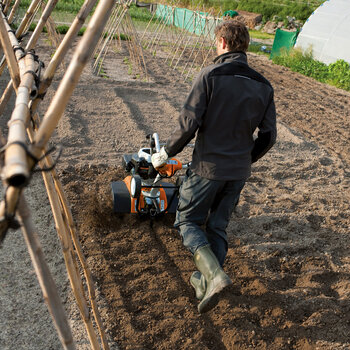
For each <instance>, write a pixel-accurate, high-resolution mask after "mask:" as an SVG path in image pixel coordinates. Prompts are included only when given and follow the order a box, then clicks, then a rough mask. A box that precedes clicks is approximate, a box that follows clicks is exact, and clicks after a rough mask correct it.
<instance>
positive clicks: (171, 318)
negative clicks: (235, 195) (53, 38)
mask: <svg viewBox="0 0 350 350" xmlns="http://www.w3.org/2000/svg"><path fill="white" fill-rule="evenodd" d="M146 61H147V67H148V69H149V74H150V78H151V83H145V82H142V81H137V80H132V79H130V77H127V76H126V77H125V76H123V73H122V71H121V68H120V64H119V66H117V64H116V63H115V61H113V57H111V58H110V59H109V60H107V61H106V63H105V68H106V69H105V70H106V72H107V75H108V76H109V77H110V79H105V80H102V79H98V78H92V77H86V80H82V82H81V84H80V87H79V88H78V89H77V91H76V93H75V97H74V98H73V101H72V102H71V104H70V107H69V108H68V110H67V113H66V116H65V118H66V122H65V123H64V124H62V125H64V127H63V126H62V127H60V128H59V130H58V133H59V134H60V138H61V139H62V138H63V139H64V140H67V142H68V143H74V146H77V147H78V149H77V148H76V147H74V148H73V147H70V146H73V144H72V145H69V147H68V149H66V152H68V155H67V156H66V157H65V160H64V163H65V164H69V165H68V166H67V167H66V168H65V169H64V170H63V171H62V175H63V178H64V183H65V188H66V190H67V193H68V195H69V197H70V200H71V202H72V206H73V210H74V215H75V218H76V219H77V222H78V225H79V231H80V235H81V239H82V243H83V246H84V250H85V253H86V255H87V258H88V261H89V264H90V266H91V268H92V270H93V273H94V276H95V278H96V281H97V283H98V285H99V286H100V288H101V298H103V299H104V300H105V303H106V305H108V306H107V307H106V308H107V309H106V310H104V312H103V313H104V317H105V322H106V325H107V329H108V333H109V335H110V337H111V338H113V339H114V341H115V342H116V343H117V344H118V345H119V347H120V349H248V348H256V349H347V348H349V347H350V336H349V334H350V333H349V331H350V327H349V322H350V318H349V310H350V302H349V293H350V292H349V286H350V275H349V273H350V258H349V248H348V247H349V242H350V241H349V223H350V213H349V171H348V167H349V164H350V161H349V126H350V119H349V97H350V94H349V93H347V92H344V91H342V90H339V89H336V88H333V87H330V86H327V85H324V84H321V83H318V82H316V81H314V80H312V79H309V78H306V77H303V76H301V75H299V74H296V73H293V72H290V71H289V70H288V69H286V68H282V67H279V66H276V65H273V64H272V63H271V62H270V61H269V60H268V59H267V58H266V57H263V56H258V55H254V54H249V62H250V64H251V65H252V66H253V67H254V68H255V69H257V70H258V71H259V72H261V73H262V74H264V75H265V76H266V77H267V78H268V79H269V80H270V81H271V83H272V84H273V86H274V88H275V94H276V106H277V112H278V121H279V125H278V129H279V138H278V142H277V144H276V145H275V147H274V148H273V150H272V151H271V152H270V153H269V154H268V155H267V156H266V157H265V158H264V159H262V160H260V161H259V162H258V163H257V164H256V165H254V169H253V174H252V176H251V178H250V179H249V180H248V182H247V185H246V187H245V189H244V191H243V193H242V199H241V202H240V205H239V208H238V210H237V212H236V213H235V215H234V216H233V217H232V220H231V222H230V225H229V228H228V235H229V237H230V249H229V253H228V257H227V263H226V265H225V270H226V271H227V273H228V274H229V275H230V276H231V278H232V279H233V282H234V283H233V287H232V288H231V289H230V290H229V291H228V292H227V293H226V296H225V298H224V299H223V300H222V301H220V303H219V305H218V306H217V307H216V308H215V309H214V310H212V311H210V312H209V313H208V314H205V315H199V314H198V312H197V309H196V306H197V301H196V299H195V296H194V292H193V290H192V288H191V286H190V285H189V277H190V274H191V273H192V271H193V269H194V265H193V262H192V260H191V256H190V254H189V253H188V252H187V251H186V250H185V249H184V248H183V247H182V244H181V240H180V238H179V236H178V233H177V232H176V231H175V230H174V229H173V228H172V222H173V219H174V218H173V217H171V216H170V215H169V216H168V217H166V218H162V219H160V220H157V221H155V222H154V224H153V227H151V226H150V223H149V222H148V221H143V220H140V219H139V218H138V217H134V216H129V215H123V216H122V215H116V214H113V212H112V202H111V193H110V192H111V191H110V183H111V181H115V180H120V179H122V178H123V177H124V176H125V175H126V174H125V173H124V172H123V170H122V168H121V167H120V165H119V164H120V163H119V162H120V155H121V154H123V153H132V152H135V151H137V150H138V149H139V147H140V146H141V145H144V140H145V135H146V134H148V133H151V132H154V131H156V132H158V133H159V134H160V137H161V140H163V141H165V140H166V139H167V137H169V135H170V133H171V131H172V130H173V128H174V126H175V125H176V119H177V114H178V112H179V110H180V108H181V104H182V102H183V100H184V98H185V96H186V93H187V92H188V90H189V84H186V83H183V82H179V80H177V79H176V78H177V77H176V73H175V72H174V71H172V70H170V69H169V67H168V66H167V65H165V64H164V62H163V60H162V59H159V58H158V59H156V60H155V59H154V58H153V57H151V56H148V55H147V54H146ZM91 85H93V86H94V88H93V89H92V88H91ZM93 96H96V98H95V101H96V103H94V102H93ZM97 101H98V103H97ZM67 122H68V123H71V125H72V128H71V129H70V130H71V131H68V130H67V127H66V124H67ZM73 126H74V127H73ZM63 129H64V130H63ZM107 130H108V131H107ZM70 133H71V134H70ZM73 134H74V135H73ZM77 134H78V135H77ZM190 152H191V150H190V149H187V150H186V151H185V152H183V154H181V155H180V157H182V158H181V160H186V159H187V160H188V159H190Z"/></svg>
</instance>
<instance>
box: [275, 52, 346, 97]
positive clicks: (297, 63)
mask: <svg viewBox="0 0 350 350" xmlns="http://www.w3.org/2000/svg"><path fill="white" fill-rule="evenodd" d="M272 61H273V62H274V63H276V64H279V65H282V66H285V67H289V68H290V69H291V70H292V71H294V72H298V73H301V74H303V75H306V76H308V77H311V78H314V79H316V80H318V81H320V82H323V83H327V84H330V85H334V86H336V87H338V88H341V89H344V90H348V91H350V65H349V64H348V63H347V62H345V61H344V60H338V61H336V62H335V63H332V64H330V65H326V64H325V63H322V62H320V61H317V60H315V59H313V57H312V53H311V52H305V53H302V52H301V51H300V50H297V49H293V50H290V51H289V52H282V54H281V55H280V56H275V57H274V58H273V59H272Z"/></svg>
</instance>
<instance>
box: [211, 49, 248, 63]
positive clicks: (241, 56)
mask: <svg viewBox="0 0 350 350" xmlns="http://www.w3.org/2000/svg"><path fill="white" fill-rule="evenodd" d="M223 62H227V63H228V62H239V63H245V64H248V61H247V55H246V53H245V52H243V51H230V52H226V53H223V54H222V55H220V56H217V57H216V58H215V59H214V63H223Z"/></svg>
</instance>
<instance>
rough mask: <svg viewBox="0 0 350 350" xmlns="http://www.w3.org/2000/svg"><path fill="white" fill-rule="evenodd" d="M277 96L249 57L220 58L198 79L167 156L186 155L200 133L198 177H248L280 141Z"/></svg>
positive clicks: (195, 160) (194, 167)
mask: <svg viewBox="0 0 350 350" xmlns="http://www.w3.org/2000/svg"><path fill="white" fill-rule="evenodd" d="M273 96H274V95H273V88H272V86H271V84H270V83H269V82H268V81H267V80H266V79H265V78H264V77H263V76H262V75H261V74H259V73H257V72H256V71H255V70H253V69H252V68H250V67H249V66H248V64H247V56H246V54H245V53H243V52H228V53H225V54H223V55H221V56H218V57H217V58H216V59H215V61H214V64H212V65H210V66H208V67H206V68H204V69H203V70H202V71H201V72H200V73H199V76H198V77H197V79H196V80H195V82H194V84H193V86H192V89H191V92H190V93H189V95H188V97H187V100H186V102H185V104H184V107H183V109H182V111H181V114H180V117H179V126H178V127H177V128H176V130H175V131H174V133H173V134H172V136H171V137H170V139H169V140H168V142H167V144H166V146H165V150H166V152H167V153H168V155H169V157H173V156H174V155H176V154H177V153H179V152H181V151H182V150H183V148H184V147H185V146H186V145H187V144H188V143H189V142H190V141H191V139H193V138H194V136H195V134H196V132H197V131H198V133H197V138H196V142H195V148H194V151H193V157H192V164H191V169H192V170H193V172H194V173H196V174H198V175H200V176H202V177H204V178H207V179H212V180H241V179H247V178H248V177H249V176H250V172H251V163H252V162H255V161H257V160H258V159H259V158H261V157H262V156H263V155H264V154H265V153H266V152H267V151H268V150H269V149H270V148H271V147H272V145H273V144H274V143H275V140H276V134H277V132H276V110H275V104H274V99H273ZM256 128H258V131H259V132H258V137H257V138H256V139H255V140H254V135H253V134H254V131H255V130H256Z"/></svg>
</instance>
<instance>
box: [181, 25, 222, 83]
mask: <svg viewBox="0 0 350 350" xmlns="http://www.w3.org/2000/svg"><path fill="white" fill-rule="evenodd" d="M213 26H215V22H213V24H212V27H211V28H209V30H208V33H207V35H206V37H205V38H204V40H203V42H202V43H201V47H200V48H199V49H198V50H197V53H196V55H195V57H194V58H193V60H192V65H191V67H190V68H189V70H188V72H187V75H186V77H185V81H186V80H187V78H188V76H189V74H190V71H191V70H192V68H193V66H194V64H195V61H196V59H197V57H198V55H199V52H200V50H201V49H202V47H203V45H204V43H205V42H206V40H207V38H208V37H209V39H210V31H211V29H212V28H213ZM214 41H215V39H214ZM210 45H211V46H212V45H213V40H212V41H211V42H210ZM211 51H212V49H209V50H208V52H207V55H206V58H205V60H203V63H202V66H201V69H202V68H203V66H204V64H205V61H206V59H207V58H208V56H209V55H210V52H211Z"/></svg>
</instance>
